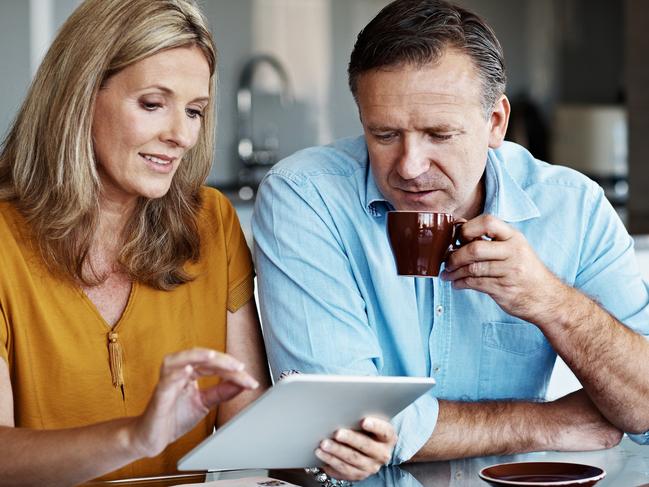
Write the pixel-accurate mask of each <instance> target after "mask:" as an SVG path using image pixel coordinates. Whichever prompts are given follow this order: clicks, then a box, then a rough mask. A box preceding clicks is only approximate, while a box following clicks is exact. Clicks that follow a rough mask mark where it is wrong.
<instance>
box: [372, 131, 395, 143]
mask: <svg viewBox="0 0 649 487" xmlns="http://www.w3.org/2000/svg"><path fill="white" fill-rule="evenodd" d="M396 136H397V134H396V133H394V132H388V133H385V134H383V133H382V134H374V137H375V138H377V139H378V140H380V141H382V142H387V141H390V140H392V139H394V138H395V137H396Z"/></svg>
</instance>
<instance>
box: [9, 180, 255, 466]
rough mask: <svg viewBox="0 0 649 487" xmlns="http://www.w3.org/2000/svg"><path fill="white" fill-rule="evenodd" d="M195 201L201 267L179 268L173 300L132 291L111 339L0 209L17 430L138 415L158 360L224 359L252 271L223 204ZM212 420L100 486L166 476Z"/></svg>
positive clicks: (214, 195) (217, 198)
mask: <svg viewBox="0 0 649 487" xmlns="http://www.w3.org/2000/svg"><path fill="white" fill-rule="evenodd" d="M202 198H203V205H202V209H201V212H200V214H199V219H198V220H199V225H198V226H199V231H200V237H201V258H200V260H199V261H198V262H196V263H188V264H187V267H186V269H187V270H188V271H189V272H190V273H191V274H192V275H193V276H196V278H195V280H194V281H192V282H189V283H187V284H184V285H181V286H178V287H177V288H176V289H174V290H173V291H159V290H156V289H153V288H151V287H148V286H146V285H143V284H139V283H134V284H133V286H132V290H131V294H130V297H129V300H128V304H127V306H126V309H125V310H124V313H123V315H122V317H121V318H120V320H119V321H118V322H117V323H116V324H115V326H114V328H113V329H112V330H111V329H110V327H109V325H108V324H107V323H106V322H105V321H104V320H103V318H102V317H101V315H100V314H99V313H98V311H97V310H96V308H95V307H94V305H93V303H92V302H91V301H90V300H89V299H88V298H87V297H86V295H85V294H84V293H83V291H82V290H81V288H80V287H78V286H76V285H75V284H73V283H72V282H71V281H70V280H66V279H63V278H61V277H60V276H59V277H57V276H55V275H53V274H52V273H50V272H49V271H48V270H47V269H46V267H45V264H44V262H43V261H42V258H41V257H40V254H39V253H38V251H37V250H35V246H34V244H33V242H32V241H31V240H30V238H29V229H28V226H27V224H26V222H25V220H24V219H23V218H22V216H21V215H20V214H19V213H18V211H17V210H16V209H15V207H14V206H13V205H12V204H11V203H8V202H0V242H1V244H0V357H2V358H3V359H5V360H6V361H7V363H8V364H9V373H10V378H11V385H12V388H13V394H14V416H15V422H16V426H17V427H24V428H37V429H57V428H69V427H75V426H82V425H87V424H91V423H95V422H100V421H106V420H109V419H113V418H118V417H124V416H135V415H139V414H141V413H142V411H144V408H145V406H146V404H147V402H148V400H149V398H150V397H151V394H152V392H153V389H154V387H155V385H156V383H157V380H158V377H159V373H160V365H161V363H162V359H163V357H164V356H165V355H167V354H169V353H173V352H177V351H180V350H184V349H188V348H191V347H196V346H198V347H209V348H213V349H216V350H220V351H225V339H226V319H227V310H230V311H232V312H233V311H236V310H237V309H238V308H239V307H240V306H242V305H243V304H245V303H246V302H248V301H249V300H250V298H251V297H252V295H253V269H252V261H251V258H250V252H249V250H248V247H247V245H246V242H245V239H244V236H243V233H242V231H241V228H240V226H239V220H238V219H237V216H236V213H235V211H234V209H233V208H232V206H231V204H230V203H229V201H228V200H227V199H226V198H225V197H224V196H223V195H222V194H221V193H219V192H218V191H216V190H214V189H207V188H205V189H203V190H202ZM111 331H112V332H114V333H115V334H116V337H114V339H115V340H117V342H118V343H119V345H120V348H121V351H122V365H123V380H124V384H123V393H122V388H120V387H115V386H113V378H112V377H111V367H110V360H109V350H108V342H109V339H108V334H109V332H111ZM216 381H217V380H216V379H214V380H212V382H211V383H215V382H216ZM208 384H209V382H208V383H206V384H203V385H208ZM215 418H216V412H215V411H212V412H211V413H210V414H209V415H208V416H207V417H206V418H205V419H204V420H203V421H201V423H200V424H199V425H197V426H196V428H194V429H193V430H192V431H190V432H189V433H187V434H186V435H184V436H183V437H182V438H180V439H178V440H177V441H176V442H174V443H172V444H171V445H169V446H168V447H167V449H166V450H165V451H164V452H163V453H162V454H161V455H159V456H157V457H155V458H150V459H143V460H140V461H137V462H134V463H132V464H130V465H127V466H126V467H124V468H122V469H120V470H118V471H116V472H113V473H112V474H110V475H107V476H105V477H103V478H106V479H108V478H110V479H114V478H124V477H138V476H144V475H157V474H163V473H171V472H175V471H176V462H177V461H178V459H179V458H180V457H181V456H182V455H184V454H185V453H186V452H187V451H189V450H190V449H191V448H192V447H193V446H195V445H196V444H198V443H199V442H200V441H201V440H202V439H204V438H205V437H206V436H207V435H209V434H210V433H211V432H212V429H213V426H214V422H215Z"/></svg>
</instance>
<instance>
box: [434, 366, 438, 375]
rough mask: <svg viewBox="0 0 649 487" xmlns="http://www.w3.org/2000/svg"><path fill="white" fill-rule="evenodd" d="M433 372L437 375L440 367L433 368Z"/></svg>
mask: <svg viewBox="0 0 649 487" xmlns="http://www.w3.org/2000/svg"><path fill="white" fill-rule="evenodd" d="M433 372H435V373H437V372H439V365H436V366H435V367H433Z"/></svg>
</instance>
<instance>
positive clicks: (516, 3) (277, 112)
mask: <svg viewBox="0 0 649 487" xmlns="http://www.w3.org/2000/svg"><path fill="white" fill-rule="evenodd" d="M199 3H200V4H201V5H202V6H203V8H204V12H205V13H206V14H207V16H208V18H209V21H210V24H211V27H212V30H213V33H214V37H215V41H216V44H217V47H218V49H219V53H220V54H219V68H218V72H219V73H218V76H219V81H218V101H217V103H218V128H217V144H216V150H215V154H214V166H213V170H212V172H211V174H210V177H209V181H208V183H209V184H211V185H213V186H216V187H218V188H220V189H222V190H223V191H224V192H225V193H226V194H227V195H228V196H229V197H230V198H231V199H232V201H233V202H234V203H235V207H236V208H237V211H238V213H239V216H240V219H241V222H242V225H243V227H244V230H245V232H246V234H247V237H248V238H250V228H249V222H250V216H251V214H252V203H253V201H254V195H255V190H256V186H257V184H258V182H259V180H260V179H261V177H263V175H264V173H265V172H266V171H267V170H268V168H269V167H270V166H271V165H272V164H273V163H275V162H276V161H277V160H279V159H281V158H282V157H284V156H286V155H288V154H290V153H292V152H294V151H295V150H297V149H300V148H302V147H306V146H310V145H314V144H323V143H328V142H330V141H331V140H333V139H335V138H338V137H344V136H349V135H357V134H360V133H361V127H360V124H359V121H358V115H357V111H356V107H355V105H354V102H353V99H352V97H351V95H350V94H349V91H348V88H347V80H346V67H347V62H348V58H349V54H350V52H351V49H352V46H353V44H354V41H355V38H356V35H357V33H358V31H359V30H360V29H361V28H362V27H363V26H364V25H365V24H366V23H367V22H368V21H369V20H370V19H371V18H372V17H373V16H374V15H375V14H376V13H377V12H378V11H379V10H380V9H381V8H382V7H383V6H384V5H386V4H387V3H388V0H201V1H200V2H199ZM458 3H460V4H462V5H464V6H466V7H469V8H471V9H473V10H475V11H476V12H478V13H480V14H481V15H483V16H484V17H485V18H486V19H487V20H488V21H489V22H490V24H491V25H492V26H493V27H494V29H495V31H496V34H497V35H498V38H499V39H500V41H501V43H502V45H503V48H504V51H505V57H506V62H507V72H508V76H509V84H508V90H507V94H508V96H509V97H510V100H511V101H512V107H513V112H512V119H511V122H510V129H509V132H508V138H509V139H510V140H514V141H516V142H519V143H521V144H522V145H524V146H526V147H528V148H529V149H530V150H531V151H532V153H533V154H535V155H536V156H537V157H538V158H540V159H544V160H547V161H550V162H553V163H556V164H563V165H567V166H571V167H574V168H576V169H578V170H580V171H582V172H584V173H585V174H587V175H589V176H590V177H592V178H593V179H595V180H596V181H598V182H599V183H600V184H601V185H602V187H603V188H604V189H605V191H606V194H607V195H608V197H609V199H610V200H611V202H612V203H613V204H614V205H615V207H616V209H617V210H618V212H619V214H620V216H621V218H622V219H623V221H624V222H625V223H626V225H627V227H628V228H629V231H630V232H631V233H632V234H634V235H635V239H636V248H637V250H638V258H639V264H640V268H641V270H642V272H643V273H644V274H645V276H646V277H647V279H649V237H648V236H643V234H649V164H647V162H646V158H647V157H648V155H649V57H648V55H647V53H648V52H649V1H647V0H459V2H458ZM78 4H79V0H0V134H5V133H6V130H7V128H8V126H9V124H10V123H11V120H12V119H13V117H14V114H15V112H16V110H17V108H18V106H19V104H20V103H21V101H22V99H23V97H24V95H25V93H26V92H27V89H28V85H29V82H30V79H31V76H32V75H33V73H34V72H35V70H36V68H37V66H38V64H39V62H40V60H41V58H42V56H43V54H44V52H45V51H46V49H47V47H48V46H49V44H50V42H51V40H52V38H53V36H54V35H55V33H56V30H57V29H58V28H59V26H60V25H61V24H62V23H63V21H64V20H65V19H66V17H67V16H68V15H69V14H70V13H71V12H72V10H73V9H74V8H75V7H76V6H77V5H78ZM558 370H559V373H557V374H556V375H555V376H553V382H552V383H551V386H550V391H549V393H548V394H549V397H556V396H557V395H559V394H562V393H565V392H567V391H569V390H572V389H574V388H576V387H578V383H577V382H576V379H574V377H571V374H569V373H567V372H566V370H567V369H566V368H565V365H564V364H562V363H561V362H560V363H559V364H558Z"/></svg>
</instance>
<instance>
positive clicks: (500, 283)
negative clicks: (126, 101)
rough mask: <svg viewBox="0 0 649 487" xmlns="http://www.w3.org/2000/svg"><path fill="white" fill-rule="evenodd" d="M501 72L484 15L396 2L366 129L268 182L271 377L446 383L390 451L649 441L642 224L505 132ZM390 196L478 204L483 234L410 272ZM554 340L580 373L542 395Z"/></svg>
mask: <svg viewBox="0 0 649 487" xmlns="http://www.w3.org/2000/svg"><path fill="white" fill-rule="evenodd" d="M505 81H506V78H505V71H504V61H503V54H502V50H501V47H500V45H499V43H498V41H497V39H496V38H495V35H494V33H493V32H492V30H491V29H490V28H489V27H488V26H487V25H486V24H485V23H484V21H483V20H482V19H480V18H479V17H477V16H476V15H474V14H472V13H470V12H468V11H466V10H463V9H461V8H458V7H455V6H452V5H450V4H448V3H445V2H443V1H435V0H397V1H395V2H393V3H392V4H390V5H388V6H387V7H386V8H385V9H383V10H382V11H381V12H380V13H379V14H378V15H377V17H376V18H375V19H374V20H372V21H371V22H370V23H369V24H368V25H367V27H366V28H365V29H364V30H363V31H362V32H361V33H360V35H359V37H358V40H357V42H356V45H355V47H354V50H353V52H352V55H351V61H350V64H349V82H350V87H351V90H352V92H353V94H354V96H355V99H356V102H357V104H358V108H359V112H360V118H361V122H362V125H363V129H364V137H361V138H357V139H347V140H342V141H339V142H336V143H335V144H333V145H331V146H327V147H319V148H312V149H307V150H305V151H301V152H299V153H297V154H295V155H294V156H292V157H289V158H288V159H287V160H285V161H283V162H281V163H280V164H278V165H277V166H276V167H275V168H274V169H273V170H272V171H270V173H269V174H268V176H267V177H266V178H265V181H264V182H263V184H262V186H261V188H260V191H259V196H258V200H257V204H256V210H255V215H254V219H253V231H254V235H255V257H256V263H257V271H258V276H259V294H260V299H261V310H262V318H263V323H264V332H265V338H266V346H267V349H268V354H269V357H270V361H271V366H272V369H273V373H274V374H275V376H277V375H278V374H279V373H281V372H282V371H285V370H288V369H296V370H300V371H302V372H314V373H336V374H381V375H410V376H432V377H434V378H435V379H436V380H437V385H436V386H435V387H434V388H433V390H432V391H431V394H430V395H427V396H424V397H422V398H420V399H419V400H418V401H416V402H415V403H414V404H413V405H411V406H410V407H409V408H408V409H406V410H405V411H404V412H403V413H401V414H400V415H398V416H397V417H396V418H395V420H394V421H393V423H394V425H395V428H396V430H397V432H398V434H399V440H398V442H397V444H396V447H395V450H394V454H393V458H392V461H393V462H394V463H398V462H404V461H409V460H443V459H450V458H458V457H466V456H478V455H491V454H502V453H513V452H526V451H534V450H591V449H601V448H608V447H611V446H613V445H615V444H617V443H618V442H619V441H620V438H621V435H622V432H623V431H626V432H630V433H637V435H635V436H633V438H634V439H635V440H636V441H638V442H642V443H645V442H649V435H647V434H645V433H644V432H645V431H647V430H648V429H649V409H648V408H647V407H646V404H647V403H648V401H649V360H646V359H645V357H649V343H647V341H646V339H645V335H648V334H649V292H648V288H647V286H646V285H645V284H644V283H643V281H642V279H641V277H640V275H639V273H638V270H637V265H636V262H635V257H634V253H633V244H632V239H631V237H630V236H629V235H628V234H627V232H626V230H625V229H624V226H623V225H622V223H621V222H620V220H619V218H618V217H617V215H616V214H615V212H614V210H613V209H612V207H611V206H610V204H609V203H608V202H607V201H606V199H605V197H604V196H603V192H602V190H601V189H600V188H599V187H598V186H597V185H596V184H594V183H593V182H592V181H590V180H588V179H587V178H585V177H584V176H582V175H580V174H578V173H576V172H575V171H572V170H569V169H566V168H562V167H558V166H550V165H548V164H546V163H543V162H541V161H538V160H535V159H534V158H533V157H532V155H531V154H529V152H527V151H526V150H525V149H523V148H522V147H520V146H517V145H515V144H512V143H508V142H503V139H504V135H505V131H506V128H507V123H508V119H509V113H510V106H509V102H508V100H507V98H506V97H505V95H504V91H505ZM391 209H398V210H430V211H441V212H447V213H452V214H453V215H454V216H455V217H456V218H464V219H466V220H468V222H467V223H465V224H464V225H463V227H462V236H463V237H464V240H466V241H469V242H470V243H468V244H466V245H464V246H462V247H461V248H460V249H459V250H457V251H455V252H454V253H453V254H452V255H451V256H450V257H449V258H448V260H447V262H446V265H445V269H444V271H443V272H442V274H441V275H440V277H439V278H432V279H424V278H412V277H400V276H397V274H396V270H395V265H394V262H393V259H392V255H391V251H390V247H389V243H388V239H387V236H386V231H385V220H386V211H388V210H391ZM618 320H619V321H618ZM557 354H558V355H560V356H561V357H563V359H564V360H565V362H566V363H567V364H568V366H569V367H570V368H571V369H572V371H573V372H574V373H575V374H576V376H577V377H578V378H579V379H580V381H581V383H582V385H583V389H581V390H579V391H577V392H574V393H572V394H569V395H567V396H565V397H562V398H560V399H558V400H555V401H551V402H545V392H546V388H547V384H548V381H549V378H550V374H551V372H552V368H553V365H554V362H555V359H556V355H557ZM331 454H332V455H335V452H332V453H331Z"/></svg>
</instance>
